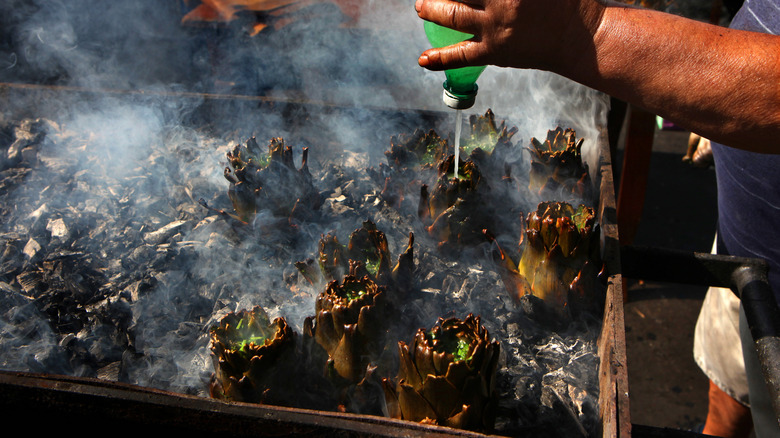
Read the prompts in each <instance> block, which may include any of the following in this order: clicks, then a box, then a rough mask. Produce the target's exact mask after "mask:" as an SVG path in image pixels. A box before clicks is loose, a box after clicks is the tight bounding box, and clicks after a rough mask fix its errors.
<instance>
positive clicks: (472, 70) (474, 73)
mask: <svg viewBox="0 0 780 438" xmlns="http://www.w3.org/2000/svg"><path fill="white" fill-rule="evenodd" d="M423 25H424V26H425V35H426V36H427V37H428V41H429V42H430V43H431V44H432V45H433V46H434V47H445V46H449V45H452V44H456V43H459V42H461V41H465V40H467V39H469V38H471V37H472V36H473V35H470V34H467V33H463V32H459V31H457V30H452V29H450V28H447V27H444V26H440V25H438V24H435V23H431V22H430V21H425V22H424V24H423ZM484 70H485V66H484V65H483V66H476V67H463V68H455V69H451V70H445V71H444V75H445V77H446V80H445V81H444V84H443V85H444V94H443V96H442V99H443V100H444V103H445V104H446V105H447V106H448V107H450V108H454V109H461V110H462V109H467V108H471V107H472V106H473V105H474V101H475V99H476V97H477V78H479V75H481V74H482V71H484Z"/></svg>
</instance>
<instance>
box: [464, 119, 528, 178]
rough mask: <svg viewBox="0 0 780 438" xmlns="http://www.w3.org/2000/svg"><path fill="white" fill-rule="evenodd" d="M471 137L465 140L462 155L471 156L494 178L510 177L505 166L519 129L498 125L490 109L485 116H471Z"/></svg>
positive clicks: (502, 123)
mask: <svg viewBox="0 0 780 438" xmlns="http://www.w3.org/2000/svg"><path fill="white" fill-rule="evenodd" d="M469 126H470V127H471V136H470V137H469V138H466V139H463V142H462V146H461V149H462V155H463V156H470V159H471V160H473V161H475V162H477V163H478V164H479V165H480V168H482V169H483V170H484V171H485V172H490V174H491V178H492V177H498V178H501V177H508V175H507V173H508V172H509V171H508V170H507V169H506V168H505V166H506V165H507V164H506V162H507V158H508V157H509V155H511V154H512V152H513V150H514V147H515V146H514V144H513V143H512V137H513V136H514V135H515V134H516V133H517V127H512V128H507V127H506V122H505V121H502V122H501V123H500V124H496V116H495V114H494V113H493V111H492V110H490V109H488V110H487V111H486V112H485V114H484V115H482V116H478V115H476V114H472V115H471V116H469Z"/></svg>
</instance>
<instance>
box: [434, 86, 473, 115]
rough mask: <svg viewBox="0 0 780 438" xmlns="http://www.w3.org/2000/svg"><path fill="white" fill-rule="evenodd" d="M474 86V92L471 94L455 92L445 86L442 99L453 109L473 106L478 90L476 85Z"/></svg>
mask: <svg viewBox="0 0 780 438" xmlns="http://www.w3.org/2000/svg"><path fill="white" fill-rule="evenodd" d="M474 88H475V90H474V92H473V93H469V94H454V93H452V92H450V91H449V90H447V89H446V88H445V89H444V94H442V100H443V101H444V104H445V105H447V106H448V107H450V108H452V109H459V110H463V109H468V108H471V107H472V106H474V102H475V101H476V100H477V90H476V87H474Z"/></svg>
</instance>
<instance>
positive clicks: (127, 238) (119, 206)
mask: <svg viewBox="0 0 780 438" xmlns="http://www.w3.org/2000/svg"><path fill="white" fill-rule="evenodd" d="M7 123H8V124H7V125H6V126H5V127H4V128H5V130H4V132H9V131H10V132H15V133H16V134H15V136H14V137H12V138H7V139H5V140H6V141H9V140H10V144H8V143H6V144H3V145H2V147H3V149H2V150H3V153H4V154H6V155H5V156H7V157H10V158H12V157H14V156H15V153H12V154H10V155H9V152H12V150H13V149H14V148H15V147H17V146H20V145H21V143H25V145H24V146H23V147H22V150H23V151H25V152H24V153H23V154H22V156H23V158H22V159H19V160H16V159H9V160H7V161H5V162H4V170H3V179H2V184H3V187H4V190H3V191H2V193H0V196H1V197H2V202H0V205H3V226H2V230H0V233H1V234H0V238H1V239H2V248H3V251H2V264H1V265H0V266H2V270H1V272H0V282H2V284H3V295H4V300H7V301H6V302H22V303H25V305H24V306H23V308H24V309H25V310H22V307H3V309H4V314H3V320H4V322H5V321H18V318H19V315H20V314H22V313H21V312H24V314H25V315H26V321H25V322H24V323H23V324H22V325H14V324H10V323H7V324H3V327H4V331H5V330H7V332H4V336H7V337H8V338H9V339H12V340H13V341H9V342H11V344H14V343H17V342H22V341H23V340H24V339H28V340H30V341H31V342H30V343H28V344H25V345H24V346H23V347H17V348H14V349H13V354H11V353H10V352H9V350H8V347H7V346H3V348H2V350H3V354H2V355H0V356H2V357H3V358H4V360H3V367H4V368H11V369H13V368H15V367H19V366H22V367H24V368H29V369H32V370H36V371H48V372H60V373H63V374H72V375H78V376H92V377H94V376H100V377H109V378H112V379H114V380H125V379H130V380H133V381H135V380H136V378H135V377H133V374H134V373H135V370H137V368H136V367H137V366H138V365H140V366H145V365H143V364H142V363H139V362H137V358H138V357H139V356H143V354H144V353H143V351H142V347H141V346H139V342H140V343H145V342H146V341H145V339H146V336H145V335H144V334H140V335H139V329H140V328H141V326H142V325H143V324H144V320H145V318H144V317H141V316H140V315H139V314H138V313H136V312H137V309H138V308H137V307H135V308H134V306H135V305H136V304H138V303H140V302H143V301H144V299H145V298H146V296H147V294H148V293H149V292H151V291H153V290H155V289H157V288H160V287H161V286H162V285H166V284H168V285H170V286H171V287H178V286H183V287H187V286H186V285H187V279H186V276H185V275H176V274H177V272H179V273H182V272H184V271H183V270H184V269H185V268H184V267H185V266H187V265H189V264H190V261H191V259H192V258H193V257H195V254H194V252H193V251H192V248H191V246H190V245H189V244H187V242H185V241H184V239H183V235H184V233H186V232H187V231H189V230H190V229H192V228H193V226H194V225H195V224H196V222H197V220H199V218H198V216H196V215H195V214H194V212H195V211H196V210H199V207H198V206H197V205H195V204H193V201H192V200H191V199H190V198H189V197H187V196H186V194H185V190H184V186H183V185H182V184H180V183H177V184H170V179H172V178H173V177H174V175H175V174H176V173H177V172H178V171H179V170H180V168H179V163H178V162H176V161H168V160H169V159H173V158H174V157H175V156H176V153H173V154H171V152H170V151H161V150H159V149H155V148H154V147H153V146H152V147H151V148H150V146H149V145H148V144H145V145H143V148H144V155H145V156H144V157H143V158H138V160H137V161H136V160H125V158H127V156H126V155H124V151H121V150H118V149H113V146H114V143H117V144H118V145H117V147H118V148H119V149H123V148H124V147H126V146H128V145H127V144H121V143H122V142H124V141H126V140H127V139H126V137H123V136H118V137H116V138H113V137H111V136H110V135H109V136H107V137H102V134H105V132H104V133H101V132H100V131H99V130H90V132H88V133H87V132H83V131H80V130H79V129H71V128H72V127H71V126H66V125H60V124H57V123H55V122H52V121H49V120H34V121H29V120H25V121H21V122H18V123H17V122H13V121H11V122H7ZM118 125H121V123H119V124H118ZM28 129H35V135H34V136H26V135H19V133H20V131H26V130H28ZM124 134H126V132H125V133H124ZM181 164H182V165H183V164H185V162H182V163H181ZM152 195H153V196H152ZM202 304H203V302H202V301H200V300H199V299H198V298H197V296H195V297H192V298H188V299H186V300H181V302H180V305H181V307H180V310H182V311H185V312H190V313H192V314H195V315H197V314H201V315H203V314H206V313H209V312H210V311H211V308H210V306H209V307H202ZM177 319H178V318H177ZM175 324H176V325H178V323H175ZM20 327H27V329H26V330H23V331H19V328H20ZM33 327H34V329H33ZM42 339H48V340H49V342H40V341H41V340H42ZM33 341H34V342H33ZM6 353H8V354H6ZM141 362H143V361H141ZM152 374H153V373H152Z"/></svg>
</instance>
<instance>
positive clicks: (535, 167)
mask: <svg viewBox="0 0 780 438" xmlns="http://www.w3.org/2000/svg"><path fill="white" fill-rule="evenodd" d="M583 141H584V139H579V140H577V139H576V132H575V131H574V130H572V129H565V130H564V129H562V128H561V127H558V128H556V129H555V130H550V131H547V138H546V139H545V141H544V143H541V142H539V140H537V139H536V138H532V139H531V146H532V147H530V148H526V149H527V150H528V151H530V153H531V172H530V181H529V183H528V188H529V189H530V190H531V192H533V193H537V194H539V195H540V196H541V197H542V198H544V199H551V197H555V196H556V195H560V196H564V197H566V198H571V197H576V198H578V199H584V200H590V199H592V197H593V193H592V191H593V189H592V184H591V181H590V173H589V171H588V165H587V164H586V163H584V162H583V161H582V144H583Z"/></svg>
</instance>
